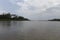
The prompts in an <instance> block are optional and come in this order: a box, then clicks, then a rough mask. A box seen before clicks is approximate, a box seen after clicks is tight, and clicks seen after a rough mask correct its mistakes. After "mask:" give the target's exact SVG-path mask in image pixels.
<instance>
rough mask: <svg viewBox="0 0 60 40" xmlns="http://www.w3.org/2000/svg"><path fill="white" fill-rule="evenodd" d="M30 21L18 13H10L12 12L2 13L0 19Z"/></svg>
mask: <svg viewBox="0 0 60 40" xmlns="http://www.w3.org/2000/svg"><path fill="white" fill-rule="evenodd" d="M11 20H13V21H29V19H27V18H24V17H22V16H17V15H16V14H10V13H6V14H1V15H0V21H11Z"/></svg>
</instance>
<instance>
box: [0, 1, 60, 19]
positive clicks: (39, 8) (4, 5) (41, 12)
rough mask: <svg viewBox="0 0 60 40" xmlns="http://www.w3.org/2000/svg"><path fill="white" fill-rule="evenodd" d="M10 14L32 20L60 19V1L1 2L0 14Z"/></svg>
mask: <svg viewBox="0 0 60 40" xmlns="http://www.w3.org/2000/svg"><path fill="white" fill-rule="evenodd" d="M2 12H10V13H14V14H17V15H20V16H24V17H26V18H29V19H31V20H45V19H51V18H60V0H0V13H2Z"/></svg>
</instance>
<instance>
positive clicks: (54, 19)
mask: <svg viewBox="0 0 60 40" xmlns="http://www.w3.org/2000/svg"><path fill="white" fill-rule="evenodd" d="M48 21H60V19H51V20H48Z"/></svg>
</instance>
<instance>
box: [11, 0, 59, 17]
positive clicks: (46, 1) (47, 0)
mask: <svg viewBox="0 0 60 40" xmlns="http://www.w3.org/2000/svg"><path fill="white" fill-rule="evenodd" d="M11 2H12V3H13V4H16V5H18V6H20V8H19V9H18V10H17V13H22V15H23V16H25V17H27V16H28V17H30V16H32V15H35V16H37V15H36V14H40V13H41V12H43V11H45V10H46V9H47V8H50V7H53V6H56V5H58V4H60V0H25V1H23V2H20V1H18V0H11ZM31 6H32V7H34V10H31V9H30V8H29V7H31ZM32 17H33V16H32Z"/></svg>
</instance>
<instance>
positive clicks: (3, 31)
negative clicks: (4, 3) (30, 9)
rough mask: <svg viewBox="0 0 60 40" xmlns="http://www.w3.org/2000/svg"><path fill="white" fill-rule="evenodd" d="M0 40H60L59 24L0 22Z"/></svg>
mask: <svg viewBox="0 0 60 40" xmlns="http://www.w3.org/2000/svg"><path fill="white" fill-rule="evenodd" d="M0 40H60V22H55V21H0Z"/></svg>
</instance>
